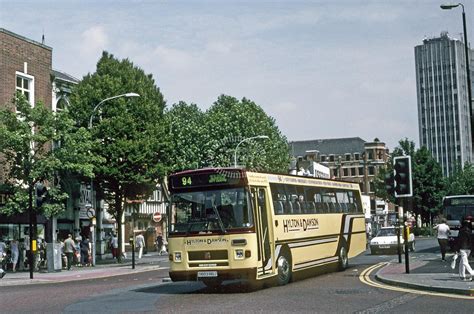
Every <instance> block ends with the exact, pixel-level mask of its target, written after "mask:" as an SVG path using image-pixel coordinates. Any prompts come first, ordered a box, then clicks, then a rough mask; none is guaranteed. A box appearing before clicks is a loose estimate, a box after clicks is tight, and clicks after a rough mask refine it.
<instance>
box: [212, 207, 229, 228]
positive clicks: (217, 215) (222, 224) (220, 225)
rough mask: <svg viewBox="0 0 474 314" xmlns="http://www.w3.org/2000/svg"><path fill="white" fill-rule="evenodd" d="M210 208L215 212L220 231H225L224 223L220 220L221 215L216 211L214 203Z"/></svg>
mask: <svg viewBox="0 0 474 314" xmlns="http://www.w3.org/2000/svg"><path fill="white" fill-rule="evenodd" d="M212 209H213V210H214V213H215V214H216V217H217V222H218V223H219V227H220V228H221V231H222V233H227V230H226V229H225V227H224V223H223V222H222V219H221V216H220V215H219V212H218V211H217V207H216V206H215V205H214V206H212Z"/></svg>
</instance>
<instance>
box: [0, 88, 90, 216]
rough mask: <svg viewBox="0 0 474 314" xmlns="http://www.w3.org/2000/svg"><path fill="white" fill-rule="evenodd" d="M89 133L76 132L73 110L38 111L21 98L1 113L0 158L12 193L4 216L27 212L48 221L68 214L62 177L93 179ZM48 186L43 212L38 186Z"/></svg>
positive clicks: (4, 108) (3, 211)
mask: <svg viewBox="0 0 474 314" xmlns="http://www.w3.org/2000/svg"><path fill="white" fill-rule="evenodd" d="M52 145H54V149H52V148H53V146H52ZM90 148H91V142H90V140H89V133H88V132H87V130H86V129H84V128H77V127H76V126H75V122H74V120H72V119H71V118H70V116H69V113H68V111H61V112H58V113H53V112H51V110H49V109H48V108H46V107H45V106H44V105H43V104H42V103H41V102H38V103H37V104H36V105H35V106H31V105H30V103H29V102H28V101H27V100H26V99H25V98H24V97H23V96H22V95H18V96H17V97H16V98H15V99H14V101H13V102H12V104H11V106H9V105H8V106H4V107H3V108H1V109H0V153H1V154H2V155H3V158H4V160H3V163H4V171H5V174H6V183H5V185H4V189H7V190H8V191H9V192H10V193H11V194H10V197H9V198H8V200H7V204H6V206H4V207H1V208H0V209H1V211H2V213H4V214H7V215H11V214H15V213H21V212H24V211H25V210H27V209H28V208H31V209H34V210H35V211H36V212H37V213H43V214H45V215H46V216H53V215H56V214H58V213H60V212H62V211H64V210H65V206H64V200H65V199H66V198H67V194H66V193H65V192H64V189H63V186H62V185H61V178H64V177H65V176H67V175H69V174H75V175H80V176H92V163H94V162H95V161H96V160H97V159H96V158H95V157H94V156H93V155H91V154H90ZM39 182H41V183H47V184H46V185H47V186H48V201H47V202H45V203H44V204H43V206H41V208H34V204H33V202H32V199H33V193H34V192H35V191H34V187H35V184H36V183H39Z"/></svg>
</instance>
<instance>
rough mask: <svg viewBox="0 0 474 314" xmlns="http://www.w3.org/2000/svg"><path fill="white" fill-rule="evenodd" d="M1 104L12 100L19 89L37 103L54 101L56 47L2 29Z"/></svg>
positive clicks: (0, 38)
mask: <svg viewBox="0 0 474 314" xmlns="http://www.w3.org/2000/svg"><path fill="white" fill-rule="evenodd" d="M0 46H1V48H0V106H4V105H5V104H8V103H11V100H12V98H13V96H14V95H15V91H19V92H21V93H22V94H25V96H27V98H28V99H29V100H30V102H31V103H32V104H33V105H34V104H35V103H36V102H38V101H41V102H43V103H44V104H45V105H46V106H47V107H49V108H51V104H52V92H51V91H52V85H51V84H52V82H51V71H52V55H53V49H52V48H51V47H48V46H46V45H44V44H41V43H39V42H36V41H33V40H31V39H27V38H25V37H22V36H20V35H17V34H15V33H12V32H10V31H7V30H5V29H3V28H0Z"/></svg>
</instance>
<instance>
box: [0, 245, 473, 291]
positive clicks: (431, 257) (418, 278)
mask: <svg viewBox="0 0 474 314" xmlns="http://www.w3.org/2000/svg"><path fill="white" fill-rule="evenodd" d="M438 251H439V249H438V250H433V249H428V250H425V252H424V251H421V252H416V254H411V253H410V257H409V268H410V273H409V274H407V273H406V269H405V257H404V255H402V263H399V262H398V256H394V258H393V259H392V260H391V261H390V262H387V263H386V264H385V265H384V266H383V267H381V268H379V269H378V271H377V273H376V274H375V278H376V279H377V280H378V281H381V282H383V283H385V284H388V285H393V286H398V287H406V288H411V289H417V290H423V291H432V292H441V293H448V294H455V295H464V296H466V295H467V296H474V281H471V282H465V281H462V280H461V279H460V278H459V274H458V263H456V268H455V269H454V270H453V269H451V267H450V264H451V262H450V261H451V260H452V256H453V254H452V253H451V254H449V253H448V254H447V258H446V259H447V261H446V262H444V261H442V260H441V257H440V253H439V252H438ZM458 262H459V260H458ZM470 263H471V265H473V264H474V261H473V260H472V259H471V260H470ZM167 267H168V256H167V255H159V254H158V253H156V252H149V253H148V254H144V255H143V257H142V258H141V259H138V258H137V256H136V259H135V269H132V260H131V257H130V254H129V255H128V258H126V259H124V261H123V263H121V264H117V263H115V260H113V259H111V258H109V259H105V260H100V261H97V263H96V266H94V267H73V268H72V269H71V270H70V271H67V270H61V271H56V272H46V271H40V272H34V273H33V279H30V273H29V272H28V271H21V272H20V271H18V272H15V273H13V272H11V271H10V272H7V274H6V275H5V277H3V279H0V287H2V286H12V285H28V284H42V283H54V282H70V281H76V280H87V279H94V278H104V277H113V276H120V275H128V274H132V273H137V272H144V271H149V270H155V269H159V268H167ZM164 281H166V280H164Z"/></svg>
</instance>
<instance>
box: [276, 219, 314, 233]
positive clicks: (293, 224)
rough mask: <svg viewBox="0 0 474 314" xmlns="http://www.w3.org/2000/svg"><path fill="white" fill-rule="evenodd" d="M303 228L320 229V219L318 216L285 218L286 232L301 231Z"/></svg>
mask: <svg viewBox="0 0 474 314" xmlns="http://www.w3.org/2000/svg"><path fill="white" fill-rule="evenodd" d="M301 229H303V231H306V230H314V229H319V221H318V219H317V218H310V219H306V218H300V219H295V218H291V219H283V231H284V232H291V231H300V230H301Z"/></svg>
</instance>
